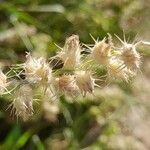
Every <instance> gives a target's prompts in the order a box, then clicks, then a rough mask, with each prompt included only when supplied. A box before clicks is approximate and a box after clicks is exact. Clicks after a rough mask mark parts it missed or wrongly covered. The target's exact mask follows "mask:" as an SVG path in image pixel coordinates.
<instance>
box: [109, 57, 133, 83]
mask: <svg viewBox="0 0 150 150" xmlns="http://www.w3.org/2000/svg"><path fill="white" fill-rule="evenodd" d="M107 70H108V75H109V76H110V78H112V77H113V78H115V79H117V78H120V79H123V80H125V81H127V82H128V80H129V78H130V77H133V76H135V73H134V72H133V71H131V70H130V69H128V68H127V67H125V66H124V65H123V62H122V61H121V60H119V59H117V58H112V59H110V61H109V65H108V66H107Z"/></svg>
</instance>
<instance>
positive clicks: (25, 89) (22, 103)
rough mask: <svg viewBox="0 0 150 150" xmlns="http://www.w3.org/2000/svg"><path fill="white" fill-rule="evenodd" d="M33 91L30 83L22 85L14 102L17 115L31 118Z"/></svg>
mask: <svg viewBox="0 0 150 150" xmlns="http://www.w3.org/2000/svg"><path fill="white" fill-rule="evenodd" d="M32 103H33V92H32V88H31V87H30V86H29V85H21V87H20V88H19V89H18V91H16V94H15V99H14V101H13V103H12V105H13V110H12V111H14V112H15V115H16V116H17V117H21V118H22V119H23V120H27V119H29V117H30V116H31V115H32V114H33V106H32Z"/></svg>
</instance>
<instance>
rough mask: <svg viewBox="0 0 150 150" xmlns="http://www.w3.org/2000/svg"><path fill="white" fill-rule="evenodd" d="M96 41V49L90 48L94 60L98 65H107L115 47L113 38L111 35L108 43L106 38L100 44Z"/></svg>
mask: <svg viewBox="0 0 150 150" xmlns="http://www.w3.org/2000/svg"><path fill="white" fill-rule="evenodd" d="M94 41H95V45H94V47H93V48H90V49H91V57H92V59H94V60H96V62H97V63H98V64H101V65H107V64H108V61H109V59H110V57H111V51H112V46H113V43H112V39H111V36H110V35H109V38H108V43H106V38H104V39H103V40H102V41H99V42H97V41H96V40H95V39H94Z"/></svg>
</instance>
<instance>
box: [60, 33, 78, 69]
mask: <svg viewBox="0 0 150 150" xmlns="http://www.w3.org/2000/svg"><path fill="white" fill-rule="evenodd" d="M58 57H59V58H61V60H62V61H63V63H64V65H63V67H64V68H65V69H69V70H72V69H75V68H76V67H77V66H78V65H79V63H80V43H79V37H78V36H77V35H72V36H70V37H69V38H67V39H66V42H65V45H64V47H63V49H62V51H61V52H59V53H58Z"/></svg>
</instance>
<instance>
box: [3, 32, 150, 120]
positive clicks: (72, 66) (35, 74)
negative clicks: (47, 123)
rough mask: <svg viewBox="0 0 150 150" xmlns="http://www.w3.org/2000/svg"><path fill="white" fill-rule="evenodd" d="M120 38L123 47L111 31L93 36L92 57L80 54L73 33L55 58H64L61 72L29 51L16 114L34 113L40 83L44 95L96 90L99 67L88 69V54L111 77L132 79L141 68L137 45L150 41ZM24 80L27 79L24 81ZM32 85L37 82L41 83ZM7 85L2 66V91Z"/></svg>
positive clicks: (27, 114) (73, 95)
mask: <svg viewBox="0 0 150 150" xmlns="http://www.w3.org/2000/svg"><path fill="white" fill-rule="evenodd" d="M92 38H93V37H92ZM118 39H119V40H120V41H121V43H122V46H121V48H120V49H119V48H115V46H114V45H113V42H112V38H111V36H110V35H109V37H108V39H106V38H104V39H103V40H102V41H96V40H95V39H94V38H93V40H94V41H95V44H94V46H93V47H88V46H87V45H86V47H88V48H89V50H90V52H91V53H90V54H89V57H85V59H81V56H83V55H81V47H80V42H79V37H78V36H77V35H72V36H70V37H69V38H67V39H66V41H65V45H64V47H63V48H60V47H59V48H60V49H61V51H60V52H59V53H58V54H57V55H56V56H55V58H58V57H59V58H60V59H61V60H62V61H63V68H62V69H60V70H59V71H62V72H60V73H59V74H58V72H59V71H58V72H57V70H54V71H53V72H52V69H51V68H50V66H49V63H48V62H47V61H46V60H45V59H44V58H43V57H40V58H35V57H33V56H32V55H31V54H30V53H28V54H27V55H26V61H25V63H24V64H23V67H22V71H24V72H25V79H22V80H23V81H22V80H21V81H18V82H20V85H19V86H20V88H19V90H17V92H16V93H15V99H14V101H13V103H12V104H13V108H14V109H13V110H15V114H16V115H17V116H19V117H21V118H23V119H24V120H26V119H28V118H29V116H31V115H32V114H33V106H32V103H33V91H32V88H34V87H36V88H39V89H41V88H40V87H43V85H45V87H46V88H44V91H43V90H42V91H43V96H44V98H43V99H45V95H47V93H48V91H51V92H50V93H51V94H54V93H56V95H59V96H60V95H69V96H71V97H75V96H77V95H79V93H81V94H82V95H83V96H86V94H87V93H91V94H93V93H94V89H95V86H98V85H97V84H96V83H95V77H93V74H96V73H97V69H99V68H96V69H95V67H94V66H93V68H91V70H90V69H87V68H86V67H85V66H86V65H85V64H84V63H86V60H87V59H86V58H88V60H87V62H92V61H94V64H95V63H97V64H98V65H97V66H98V67H99V66H101V65H103V66H104V67H105V68H106V69H107V73H108V75H109V77H110V78H115V79H118V78H119V79H123V80H125V81H129V79H130V77H133V76H135V75H136V73H137V71H138V69H139V68H140V63H141V60H140V54H139V53H138V52H137V50H136V48H137V46H138V45H139V44H140V43H142V44H147V45H150V43H149V42H141V41H140V42H138V43H136V44H129V43H127V42H126V41H125V40H124V41H122V40H121V39H120V38H119V37H118ZM106 41H107V42H106ZM87 55H88V54H87ZM84 56H85V55H84ZM52 58H53V57H52ZM89 59H90V61H89ZM92 64H93V63H91V64H90V65H92ZM66 71H67V74H66ZM96 78H101V76H100V77H98V75H97V77H96ZM24 80H25V81H27V82H24ZM24 83H25V84H24ZM32 85H38V87H37V86H32ZM7 86H8V84H7V77H6V75H5V74H4V73H3V72H2V70H0V93H1V94H2V93H4V91H5V90H6V87H7ZM31 86H32V88H31ZM53 90H55V91H53ZM51 94H50V95H49V96H50V97H53V98H54V96H55V95H54V96H51ZM47 97H48V96H47ZM53 98H52V99H53Z"/></svg>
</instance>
